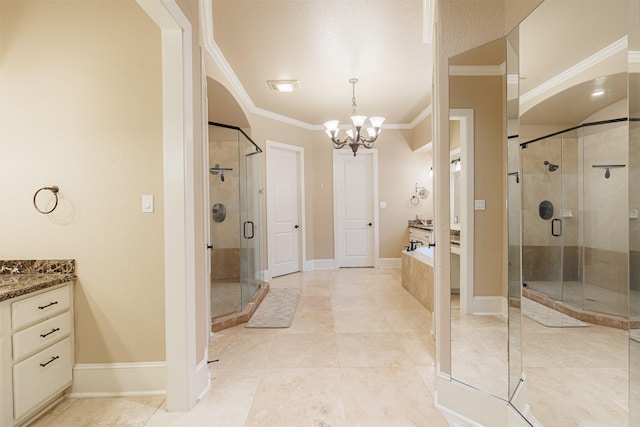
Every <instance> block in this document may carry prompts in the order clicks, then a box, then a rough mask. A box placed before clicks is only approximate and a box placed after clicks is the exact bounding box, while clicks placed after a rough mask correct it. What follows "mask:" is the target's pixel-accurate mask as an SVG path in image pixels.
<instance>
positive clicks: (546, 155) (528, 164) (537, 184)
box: [522, 135, 582, 281]
mask: <svg viewBox="0 0 640 427" xmlns="http://www.w3.org/2000/svg"><path fill="white" fill-rule="evenodd" d="M577 144H578V141H577V138H576V137H575V136H573V135H571V136H564V138H562V137H560V136H558V137H555V138H548V139H546V140H543V141H538V142H536V143H534V144H532V145H530V146H529V147H528V148H526V149H523V153H522V156H523V157H522V171H523V188H522V198H523V211H522V215H523V224H524V230H525V234H524V236H523V248H522V251H523V253H522V255H523V257H522V258H523V265H522V270H523V277H524V279H525V281H526V280H536V281H539V280H542V281H558V280H560V277H559V272H560V271H561V269H560V262H561V261H563V265H562V272H563V277H562V280H571V281H574V280H582V277H581V273H582V269H581V265H580V264H579V259H580V257H579V245H580V242H579V233H578V231H579V229H578V227H579V213H580V206H579V193H578V191H577V188H578V154H577V153H578V150H577ZM545 160H548V161H549V162H551V163H554V164H557V165H560V168H559V169H558V170H557V171H555V172H549V171H548V170H547V167H546V166H545V165H544V161H545ZM563 178H564V182H563ZM544 200H549V201H550V202H551V203H553V206H554V216H553V217H554V218H562V220H563V224H562V226H563V233H562V235H563V237H562V240H560V239H559V238H557V237H554V236H553V235H552V234H551V220H545V219H542V218H540V215H539V213H538V206H539V204H540V202H542V201H544ZM563 210H564V213H565V215H569V213H570V214H571V215H573V216H571V217H569V216H563ZM562 244H564V253H563V254H562V256H561V252H560V251H561V250H562V249H563V247H562Z"/></svg>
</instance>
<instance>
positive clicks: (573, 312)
mask: <svg viewBox="0 0 640 427" xmlns="http://www.w3.org/2000/svg"><path fill="white" fill-rule="evenodd" d="M522 296H523V297H524V298H529V299H530V300H532V301H535V302H537V303H538V304H542V305H544V306H546V307H549V308H551V309H554V310H556V311H559V312H560V313H563V314H566V315H567V316H571V317H573V318H574V319H578V320H581V321H583V322H587V323H591V324H592V325H600V326H607V327H610V328H616V329H622V330H628V329H629V320H628V319H627V318H626V317H622V316H616V315H615V314H606V313H598V312H596V311H588V310H582V309H580V308H576V307H574V306H572V305H570V304H567V303H565V302H562V301H558V300H555V299H553V298H551V297H549V296H547V295H545V294H543V293H540V292H536V291H534V290H532V289H531V288H523V289H522ZM633 323H634V322H632V325H631V326H635V327H637V326H638V325H633Z"/></svg>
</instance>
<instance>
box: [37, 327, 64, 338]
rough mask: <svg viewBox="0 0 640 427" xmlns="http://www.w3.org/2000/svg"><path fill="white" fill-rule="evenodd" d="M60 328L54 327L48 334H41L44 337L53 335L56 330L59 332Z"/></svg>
mask: <svg viewBox="0 0 640 427" xmlns="http://www.w3.org/2000/svg"><path fill="white" fill-rule="evenodd" d="M59 330H60V328H54V329H52V330H51V332H47V333H46V334H40V336H41V337H42V338H46V337H47V336H49V335H51V334H52V333H54V332H58V331H59Z"/></svg>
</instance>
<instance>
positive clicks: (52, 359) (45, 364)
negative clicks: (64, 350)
mask: <svg viewBox="0 0 640 427" xmlns="http://www.w3.org/2000/svg"><path fill="white" fill-rule="evenodd" d="M57 359H60V356H53V357H52V358H51V360H49V361H48V362H46V363H41V364H40V366H42V367H43V368H44V367H45V366H47V365H48V364H49V363H51V362H53V361H54V360H57Z"/></svg>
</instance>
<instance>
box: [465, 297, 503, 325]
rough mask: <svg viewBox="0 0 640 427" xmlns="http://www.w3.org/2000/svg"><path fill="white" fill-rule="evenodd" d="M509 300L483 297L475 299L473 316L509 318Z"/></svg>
mask: <svg viewBox="0 0 640 427" xmlns="http://www.w3.org/2000/svg"><path fill="white" fill-rule="evenodd" d="M508 309H509V307H508V305H507V298H505V297H500V296H497V297H492V296H481V297H473V314H475V315H493V316H502V317H504V318H505V319H507V318H508Z"/></svg>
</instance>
